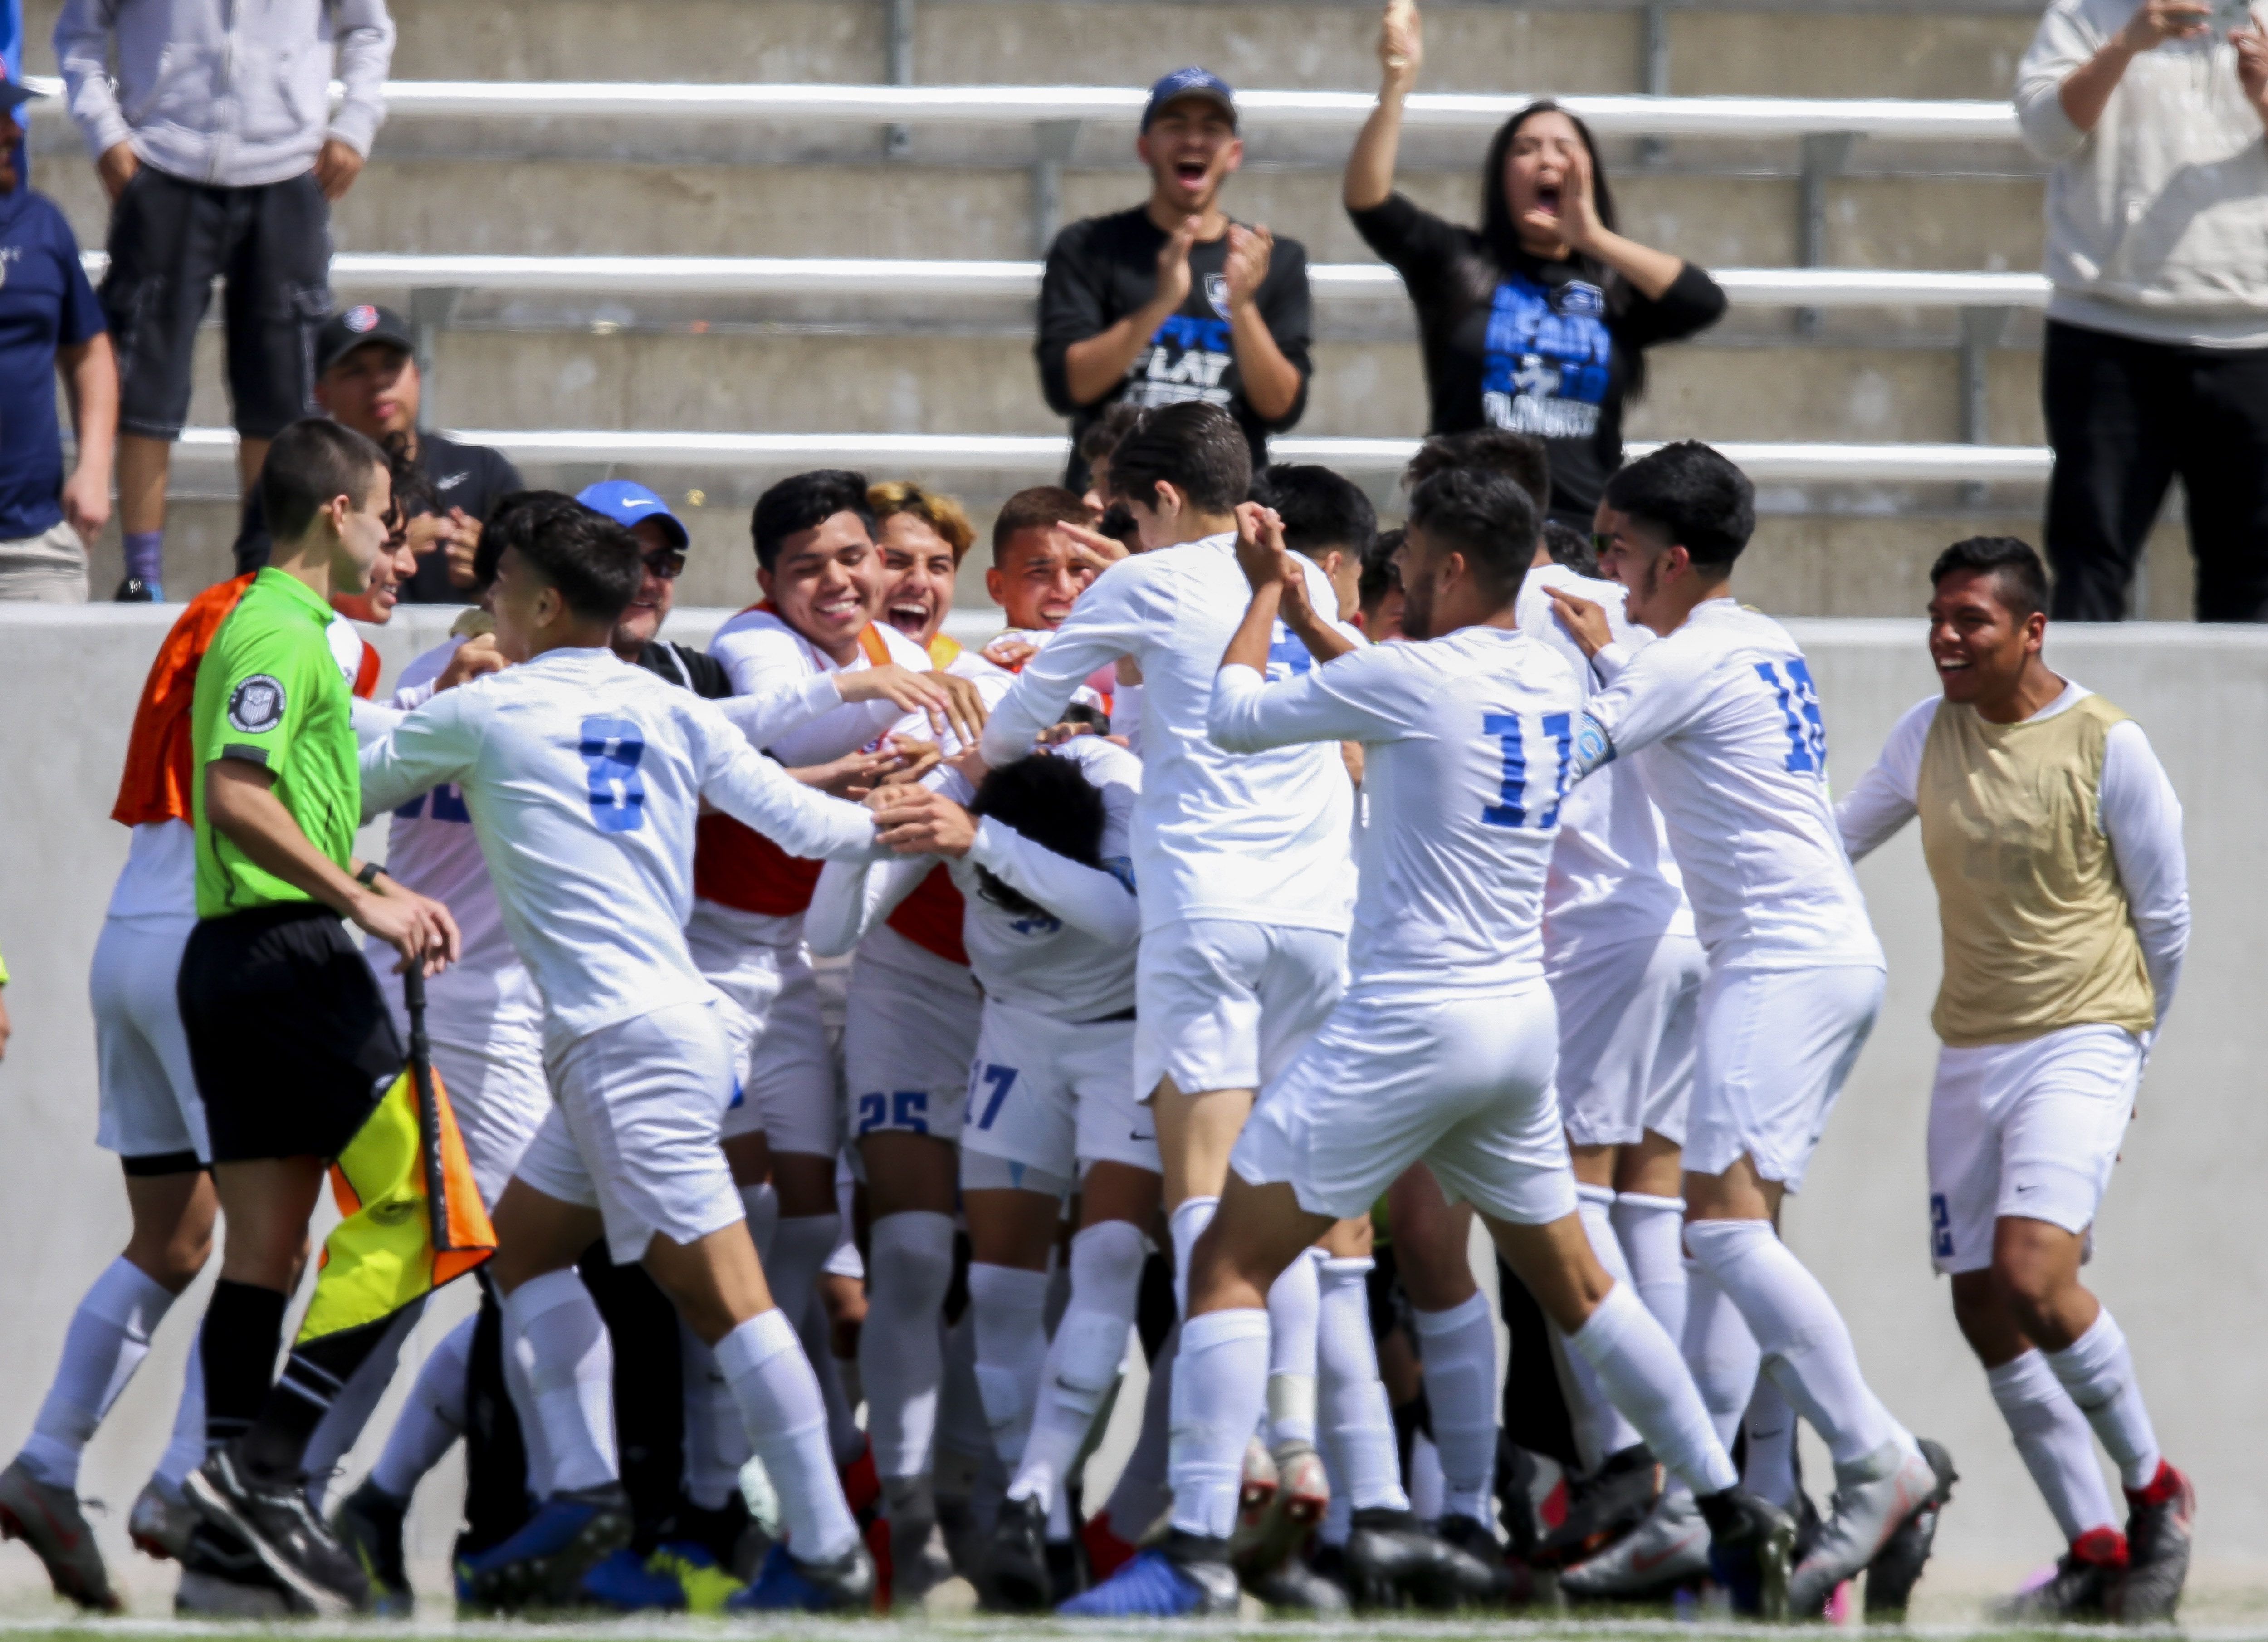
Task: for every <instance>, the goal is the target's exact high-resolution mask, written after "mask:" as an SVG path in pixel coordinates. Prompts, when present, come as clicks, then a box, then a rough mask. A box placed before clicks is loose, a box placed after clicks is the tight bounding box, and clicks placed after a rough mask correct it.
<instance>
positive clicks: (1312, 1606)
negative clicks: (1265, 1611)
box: [1242, 1556, 1351, 1619]
mask: <svg viewBox="0 0 2268 1642" xmlns="http://www.w3.org/2000/svg"><path fill="white" fill-rule="evenodd" d="M1242 1582H1243V1586H1244V1588H1245V1590H1246V1591H1248V1593H1250V1594H1251V1595H1252V1597H1253V1599H1254V1600H1255V1601H1256V1602H1263V1603H1264V1604H1266V1605H1267V1606H1268V1607H1270V1608H1272V1609H1278V1610H1280V1611H1282V1612H1285V1613H1294V1614H1310V1615H1313V1616H1314V1617H1316V1618H1319V1619H1331V1618H1337V1617H1339V1616H1342V1615H1344V1614H1345V1613H1347V1612H1348V1611H1349V1609H1350V1608H1351V1604H1350V1603H1349V1602H1348V1601H1347V1594H1346V1593H1345V1592H1344V1590H1342V1589H1340V1588H1339V1587H1338V1586H1337V1585H1336V1584H1334V1583H1333V1582H1332V1581H1330V1580H1329V1579H1325V1578H1324V1577H1323V1576H1322V1574H1320V1573H1317V1572H1315V1571H1314V1569H1313V1568H1310V1567H1309V1566H1308V1565H1307V1562H1306V1560H1305V1559H1304V1558H1302V1557H1297V1556H1292V1557H1285V1559H1284V1560H1283V1561H1282V1562H1280V1563H1278V1564H1277V1565H1275V1566H1274V1567H1272V1568H1269V1569H1266V1570H1263V1572H1259V1573H1256V1574H1247V1575H1244V1576H1242Z"/></svg>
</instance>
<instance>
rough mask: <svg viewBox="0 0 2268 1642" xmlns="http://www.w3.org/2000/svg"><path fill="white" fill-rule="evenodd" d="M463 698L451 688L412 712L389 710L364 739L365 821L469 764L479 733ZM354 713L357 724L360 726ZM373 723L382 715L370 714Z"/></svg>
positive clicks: (457, 774)
mask: <svg viewBox="0 0 2268 1642" xmlns="http://www.w3.org/2000/svg"><path fill="white" fill-rule="evenodd" d="M467 699H468V698H466V697H464V696H460V694H459V693H458V692H457V691H454V690H451V691H448V692H446V693H445V694H443V695H439V696H435V697H434V698H433V699H432V700H431V701H430V702H428V703H426V704H425V705H424V706H423V707H420V708H418V709H417V710H416V711H414V712H406V713H399V714H392V710H391V709H385V710H381V711H385V712H387V713H389V714H392V717H393V723H392V725H390V726H386V727H383V728H382V729H381V732H380V733H379V735H378V736H377V737H376V738H375V739H373V740H365V741H364V743H363V747H362V751H361V754H360V755H359V756H360V762H361V765H362V818H363V820H365V821H370V820H372V819H373V818H375V817H377V816H379V815H383V814H386V813H387V811H388V810H394V809H399V808H401V806H403V805H404V804H407V803H408V802H409V800H410V799H414V798H416V797H417V795H418V794H420V793H422V792H431V791H432V790H433V789H434V788H435V787H437V786H438V785H440V784H442V783H443V782H445V781H457V780H460V779H461V778H462V777H463V776H464V773H465V772H466V770H468V769H470V768H471V767H472V762H473V757H474V755H475V753H476V752H477V751H478V748H479V744H480V738H479V732H478V728H477V726H476V725H473V724H471V723H470V722H468V712H467V710H466V708H465V705H464V703H465V701H466V700H467ZM364 722H365V721H364V720H361V719H357V723H356V728H357V731H360V730H361V729H362V728H363V725H364ZM369 722H371V723H372V724H373V725H383V723H384V721H383V720H382V719H379V718H377V717H376V716H375V715H373V717H372V719H371V720H369Z"/></svg>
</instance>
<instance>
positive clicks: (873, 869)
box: [803, 787, 937, 958]
mask: <svg viewBox="0 0 2268 1642" xmlns="http://www.w3.org/2000/svg"><path fill="white" fill-rule="evenodd" d="M912 790H913V791H915V792H924V791H926V789H925V788H919V787H917V788H914V789H912ZM893 791H895V789H893ZM936 865H937V862H936V861H935V860H934V859H932V858H931V857H929V856H927V855H902V856H899V857H898V858H895V859H894V860H887V861H884V860H874V859H872V858H865V859H860V860H856V861H829V862H828V864H827V865H825V866H824V867H822V868H821V869H820V873H819V881H818V883H817V884H815V885H814V886H813V887H812V891H811V905H810V906H808V907H806V909H804V914H803V939H804V944H805V945H806V946H809V947H810V948H811V950H812V954H813V955H814V956H815V957H821V958H839V957H841V956H843V954H845V953H848V952H850V951H851V949H852V948H853V947H855V946H858V943H859V942H860V941H862V940H864V939H866V933H867V931H870V930H872V929H873V927H874V926H875V925H876V924H880V923H881V922H882V921H883V920H884V919H886V918H887V917H889V916H890V914H891V913H893V912H895V911H896V910H897V908H898V903H899V902H902V901H903V900H904V899H905V898H906V897H907V896H908V895H911V894H913V892H914V891H915V890H916V889H917V888H918V887H920V885H921V881H922V880H924V878H927V877H928V876H929V875H930V873H931V872H932V870H934V869H935V867H936Z"/></svg>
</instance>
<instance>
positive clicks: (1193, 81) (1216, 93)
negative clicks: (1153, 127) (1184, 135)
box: [1142, 68, 1236, 131]
mask: <svg viewBox="0 0 2268 1642" xmlns="http://www.w3.org/2000/svg"><path fill="white" fill-rule="evenodd" d="M1184 97H1209V98H1211V99H1212V100H1213V101H1215V102H1217V103H1219V105H1220V106H1221V107H1223V108H1225V109H1226V110H1227V111H1228V122H1229V124H1231V125H1232V126H1233V125H1234V124H1235V123H1236V93H1235V92H1232V91H1231V90H1229V89H1228V82H1227V81H1226V80H1224V79H1223V78H1221V77H1220V76H1219V75H1218V74H1215V73H1214V72H1213V71H1212V70H1211V69H1194V68H1192V69H1175V70H1174V71H1173V72H1172V73H1171V74H1168V75H1167V76H1166V77H1165V78H1164V79H1162V80H1160V81H1159V82H1158V83H1157V84H1156V85H1152V87H1151V88H1150V100H1149V101H1148V102H1147V103H1145V104H1144V105H1143V108H1142V129H1144V130H1145V131H1146V130H1148V129H1150V121H1152V120H1154V119H1156V118H1157V117H1158V110H1160V108H1163V107H1165V106H1166V105H1167V103H1170V102H1178V101H1180V100H1181V99H1182V98H1184Z"/></svg>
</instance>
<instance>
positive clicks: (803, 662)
mask: <svg viewBox="0 0 2268 1642" xmlns="http://www.w3.org/2000/svg"><path fill="white" fill-rule="evenodd" d="M867 631H868V632H869V633H870V634H873V635H874V636H876V638H877V639H878V640H879V643H880V646H881V648H882V650H883V652H884V653H885V654H887V656H888V658H889V659H891V660H892V661H895V663H897V664H898V666H902V667H904V668H906V669H907V670H908V671H909V672H913V673H927V672H929V671H931V670H932V668H931V663H930V659H929V654H928V652H926V651H924V650H923V649H922V647H921V646H920V645H919V644H916V643H914V641H913V640H912V639H910V638H908V637H906V636H905V635H904V634H903V633H901V632H900V631H898V630H897V629H896V628H895V627H891V626H889V625H887V623H885V622H875V623H873V625H872V626H871V627H869V628H868V629H867ZM709 653H710V654H711V655H712V656H714V657H716V658H717V659H718V661H720V662H722V663H724V666H725V673H726V674H728V675H729V676H730V677H731V679H732V681H733V694H735V695H736V696H750V697H755V698H756V700H757V701H758V702H760V703H763V710H765V711H771V710H777V711H778V712H779V713H780V714H781V716H782V718H784V720H785V721H788V722H792V723H793V725H794V727H793V728H792V729H789V730H787V731H784V732H782V733H775V734H773V735H772V736H771V737H770V739H769V740H765V741H763V742H762V743H761V745H762V746H763V747H765V748H766V750H767V751H769V752H770V754H771V755H772V756H773V757H775V758H777V759H778V760H779V762H781V763H783V764H784V765H786V766H787V767H788V768H789V769H800V768H803V767H805V766H806V765H811V764H824V763H827V762H829V761H830V760H833V759H837V758H841V757H842V756H843V755H845V754H846V753H855V752H857V751H858V749H859V748H860V747H871V746H873V745H874V744H875V743H876V742H877V741H879V740H880V739H881V738H882V737H883V736H885V735H887V734H890V733H893V732H896V733H901V734H905V735H910V736H917V737H919V738H920V739H921V740H924V741H928V740H935V739H936V737H935V733H934V732H932V730H931V728H930V725H929V720H928V719H927V718H925V717H924V716H923V715H922V714H919V713H914V714H910V715H909V714H906V713H903V712H901V711H899V710H898V708H897V707H896V706H895V704H894V703H890V702H887V701H871V702H856V703H851V702H845V701H844V700H843V696H842V694H841V692H840V691H838V690H837V689H836V686H835V675H836V674H838V673H863V672H865V670H866V669H867V668H869V667H870V666H873V661H872V660H870V659H869V658H868V655H867V650H866V645H865V644H864V643H862V644H860V646H859V649H858V652H857V653H856V654H855V655H853V656H852V657H851V659H850V660H849V661H848V662H846V663H844V664H843V665H842V666H836V662H835V660H834V659H833V658H832V657H830V656H828V654H827V653H826V652H823V651H821V649H820V648H819V647H818V646H817V645H815V644H813V643H812V642H811V641H810V640H809V639H807V638H806V637H804V636H803V635H802V634H800V633H799V632H797V631H796V630H794V629H793V628H792V627H790V626H789V625H788V624H787V623H786V622H784V621H783V620H782V619H781V618H780V617H779V616H778V615H777V614H776V613H775V612H773V611H770V610H767V609H765V608H764V607H762V605H758V606H756V607H754V608H752V609H747V610H743V611H741V612H740V615H736V616H734V617H733V619H732V620H731V621H729V622H725V625H724V626H722V627H720V628H718V630H717V636H716V637H714V638H712V639H711V640H710V641H709ZM743 711H755V710H754V709H747V710H743Z"/></svg>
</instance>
